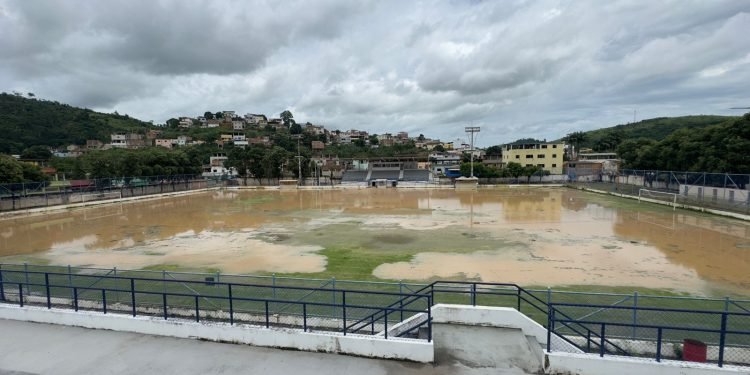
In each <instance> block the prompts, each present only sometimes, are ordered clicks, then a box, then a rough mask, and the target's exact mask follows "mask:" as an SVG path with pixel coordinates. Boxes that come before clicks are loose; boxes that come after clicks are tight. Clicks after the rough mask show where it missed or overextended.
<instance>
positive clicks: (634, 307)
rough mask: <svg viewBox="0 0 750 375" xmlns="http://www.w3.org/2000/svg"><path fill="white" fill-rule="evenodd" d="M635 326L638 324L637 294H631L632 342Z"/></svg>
mask: <svg viewBox="0 0 750 375" xmlns="http://www.w3.org/2000/svg"><path fill="white" fill-rule="evenodd" d="M636 324H638V292H637V291H635V292H633V340H635V331H636Z"/></svg>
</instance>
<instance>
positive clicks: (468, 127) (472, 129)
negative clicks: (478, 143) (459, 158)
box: [464, 126, 479, 178]
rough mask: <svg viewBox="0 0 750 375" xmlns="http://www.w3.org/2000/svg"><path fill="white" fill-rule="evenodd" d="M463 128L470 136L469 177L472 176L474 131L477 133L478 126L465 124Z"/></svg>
mask: <svg viewBox="0 0 750 375" xmlns="http://www.w3.org/2000/svg"><path fill="white" fill-rule="evenodd" d="M464 130H465V131H466V132H467V133H469V135H470V136H471V159H470V160H471V163H470V164H471V177H472V178H474V133H479V127H478V126H467V127H466V128H464Z"/></svg>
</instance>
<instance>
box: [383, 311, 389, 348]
mask: <svg viewBox="0 0 750 375" xmlns="http://www.w3.org/2000/svg"><path fill="white" fill-rule="evenodd" d="M383 311H385V314H383V335H385V339H386V340H388V308H387V307H386V308H385V309H383Z"/></svg>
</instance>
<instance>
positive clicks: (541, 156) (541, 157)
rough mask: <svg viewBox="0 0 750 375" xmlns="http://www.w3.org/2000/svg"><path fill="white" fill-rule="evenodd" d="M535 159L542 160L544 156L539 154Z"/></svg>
mask: <svg viewBox="0 0 750 375" xmlns="http://www.w3.org/2000/svg"><path fill="white" fill-rule="evenodd" d="M536 157H537V158H539V159H544V154H539V155H537V156H536Z"/></svg>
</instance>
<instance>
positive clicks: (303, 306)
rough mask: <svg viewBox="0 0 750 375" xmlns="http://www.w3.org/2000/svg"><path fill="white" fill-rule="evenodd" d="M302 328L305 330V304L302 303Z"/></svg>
mask: <svg viewBox="0 0 750 375" xmlns="http://www.w3.org/2000/svg"><path fill="white" fill-rule="evenodd" d="M302 329H303V331H304V332H307V304H306V303H304V302H303V303H302Z"/></svg>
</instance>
